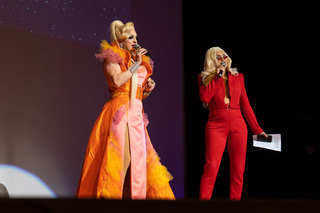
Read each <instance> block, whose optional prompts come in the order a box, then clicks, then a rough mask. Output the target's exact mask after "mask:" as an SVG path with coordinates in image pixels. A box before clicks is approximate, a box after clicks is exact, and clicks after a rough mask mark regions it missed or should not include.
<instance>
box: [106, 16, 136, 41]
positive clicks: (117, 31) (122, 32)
mask: <svg viewBox="0 0 320 213" xmlns="http://www.w3.org/2000/svg"><path fill="white" fill-rule="evenodd" d="M131 30H134V24H133V23H132V22H128V23H126V24H123V23H122V21H120V20H115V21H113V22H112V23H111V25H110V40H111V42H115V43H116V44H117V45H119V43H122V42H124V41H125V40H126V39H127V38H128V37H129V36H130V35H129V32H130V31H131Z"/></svg>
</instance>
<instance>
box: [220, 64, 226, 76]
mask: <svg viewBox="0 0 320 213" xmlns="http://www.w3.org/2000/svg"><path fill="white" fill-rule="evenodd" d="M221 64H222V66H223V67H226V62H224V61H223V62H221ZM222 73H223V71H222V70H220V71H219V74H218V76H219V77H221V76H222Z"/></svg>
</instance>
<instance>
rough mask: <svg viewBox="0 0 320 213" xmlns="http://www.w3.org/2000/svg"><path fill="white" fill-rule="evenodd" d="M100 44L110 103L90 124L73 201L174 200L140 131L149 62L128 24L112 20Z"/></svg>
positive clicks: (144, 121) (149, 86)
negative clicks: (81, 199) (106, 38)
mask: <svg viewBox="0 0 320 213" xmlns="http://www.w3.org/2000/svg"><path fill="white" fill-rule="evenodd" d="M110 32H111V44H109V43H107V42H106V41H102V43H101V52H100V53H99V54H96V57H97V58H98V59H100V60H101V61H103V68H104V73H105V76H106V79H107V82H108V85H109V91H110V97H111V98H110V100H109V101H108V102H107V103H106V104H105V106H104V107H103V109H102V111H101V113H100V115H99V117H98V119H97V120H96V122H95V124H94V126H93V129H92V132H91V136H90V139H89V142H88V146H87V151H86V155H85V160H84V164H83V168H82V172H81V176H80V181H79V184H78V189H77V192H76V197H78V198H110V199H122V198H131V199H175V197H174V194H173V192H172V189H171V187H170V185H169V181H170V180H171V179H172V176H171V175H170V173H169V172H168V171H167V169H166V167H164V166H163V165H161V163H160V159H159V157H158V155H157V153H156V151H155V150H154V148H153V146H152V144H151V141H150V138H149V135H148V132H147V129H146V126H147V125H148V120H147V118H146V116H145V114H144V113H143V106H142V100H143V99H144V98H146V97H147V96H148V95H149V94H150V92H151V91H152V90H153V89H154V87H155V83H154V81H153V80H152V79H151V78H150V76H151V75H152V72H153V69H152V67H153V66H152V61H151V59H150V58H149V57H147V56H145V54H146V53H147V50H146V49H144V48H141V47H139V48H137V46H136V44H137V33H136V31H135V29H134V25H133V23H132V22H128V23H126V24H123V23H122V22H121V21H114V22H112V24H111V26H110Z"/></svg>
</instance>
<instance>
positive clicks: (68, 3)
mask: <svg viewBox="0 0 320 213" xmlns="http://www.w3.org/2000/svg"><path fill="white" fill-rule="evenodd" d="M117 19H119V20H122V21H123V22H127V21H129V20H130V19H131V1H130V0H114V1H110V0H81V1H76V0H29V1H28V0H1V1H0V24H2V25H5V26H9V27H13V28H18V29H22V30H27V31H29V32H34V33H40V34H44V35H49V36H52V37H56V38H60V39H66V40H70V41H74V42H79V43H82V44H89V45H95V46H96V45H97V44H99V43H100V41H101V39H106V38H108V37H109V33H108V27H109V24H110V23H111V22H112V21H113V20H117Z"/></svg>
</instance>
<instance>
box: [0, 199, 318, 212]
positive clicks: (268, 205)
mask: <svg viewBox="0 0 320 213" xmlns="http://www.w3.org/2000/svg"><path fill="white" fill-rule="evenodd" d="M0 212H1V213H4V212H10V213H12V212H19V213H20V212H35V213H36V212H59V213H60V212H75V213H81V212H90V213H92V212H112V213H121V212H139V213H147V212H148V213H158V212H159V213H160V212H161V213H171V212H175V213H177V212H183V213H188V212H196V213H206V212H211V213H212V212H215V213H216V212H223V213H229V212H233V213H234V212H236V213H241V212H245V213H250V212H252V213H278V212H279V213H280V212H285V213H287V212H290V213H295V212H297V213H298V212H299V213H301V212H302V213H307V212H308V213H309V212H320V200H286V199H283V200H281V199H277V200H272V199H271V200H268V199H250V200H242V201H229V200H219V199H216V200H212V201H199V200H187V199H186V200H175V201H168V200H165V201H161V200H104V199H99V200H93V199H92V200H91V199H0Z"/></svg>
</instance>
